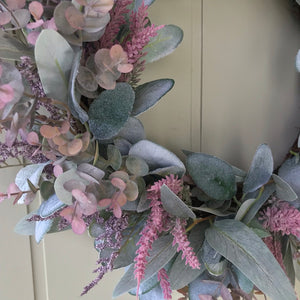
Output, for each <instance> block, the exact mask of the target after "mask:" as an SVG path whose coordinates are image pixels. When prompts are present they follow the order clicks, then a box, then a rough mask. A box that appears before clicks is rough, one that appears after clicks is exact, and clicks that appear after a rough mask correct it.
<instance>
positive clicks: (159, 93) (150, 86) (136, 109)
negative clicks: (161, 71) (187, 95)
mask: <svg viewBox="0 0 300 300" xmlns="http://www.w3.org/2000/svg"><path fill="white" fill-rule="evenodd" d="M173 86H174V80H173V79H158V80H154V81H150V82H147V83H144V84H142V85H140V86H138V87H137V88H136V90H135V101H134V105H133V110H132V113H131V114H132V115H133V116H138V115H139V114H141V113H143V112H144V111H146V110H148V109H149V108H150V107H152V106H154V105H155V104H156V103H157V102H158V101H159V100H160V99H161V98H162V97H163V96H164V95H165V94H166V93H167V92H169V91H170V90H171V89H172V87H173Z"/></svg>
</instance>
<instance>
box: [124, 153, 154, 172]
mask: <svg viewBox="0 0 300 300" xmlns="http://www.w3.org/2000/svg"><path fill="white" fill-rule="evenodd" d="M126 168H127V170H128V171H129V172H130V173H131V174H133V175H136V176H145V175H147V174H148V172H149V167H148V165H147V163H146V162H145V161H144V160H143V159H142V158H140V157H137V156H133V155H129V156H128V158H127V159H126Z"/></svg>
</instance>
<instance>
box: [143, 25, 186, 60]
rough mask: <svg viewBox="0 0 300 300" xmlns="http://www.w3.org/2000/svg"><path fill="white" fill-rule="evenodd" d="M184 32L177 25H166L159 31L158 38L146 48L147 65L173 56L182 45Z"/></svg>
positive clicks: (154, 38)
mask: <svg viewBox="0 0 300 300" xmlns="http://www.w3.org/2000/svg"><path fill="white" fill-rule="evenodd" d="M182 38H183V31H182V29H181V28H180V27H178V26H176V25H165V26H164V27H163V28H161V29H159V30H158V32H157V36H155V37H153V38H152V39H151V40H150V42H149V43H148V44H147V46H146V47H145V48H144V52H146V53H147V54H146V56H145V57H144V58H143V59H145V61H146V63H151V62H154V61H156V60H159V59H161V58H163V57H165V56H167V55H169V54H171V53H172V52H173V51H174V50H175V49H176V48H177V46H178V45H179V44H180V43H181V41H182Z"/></svg>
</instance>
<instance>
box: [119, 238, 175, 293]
mask: <svg viewBox="0 0 300 300" xmlns="http://www.w3.org/2000/svg"><path fill="white" fill-rule="evenodd" d="M172 240H173V237H172V236H170V235H167V236H163V237H160V238H159V239H157V240H156V241H155V242H154V243H153V247H152V250H151V252H150V256H149V258H148V264H147V266H146V270H145V277H144V279H143V281H144V280H147V279H149V278H150V277H151V276H152V275H153V274H155V273H156V272H158V271H159V270H160V269H161V268H163V267H164V266H165V265H166V264H167V263H168V262H169V261H170V260H171V259H172V258H173V256H174V255H175V253H176V248H175V247H173V246H172ZM136 285H137V281H136V279H135V278H134V265H131V266H130V268H129V269H128V270H127V272H126V273H125V274H124V276H123V277H122V278H121V280H120V281H119V283H118V284H117V286H116V287H115V289H114V292H113V297H118V296H120V295H122V294H123V293H126V292H128V291H129V290H131V289H133V288H135V287H136Z"/></svg>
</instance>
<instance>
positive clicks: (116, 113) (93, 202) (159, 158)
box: [0, 0, 300, 300]
mask: <svg viewBox="0 0 300 300" xmlns="http://www.w3.org/2000/svg"><path fill="white" fill-rule="evenodd" d="M152 2H154V1H153V0H152V1H150V0H148V1H145V2H144V1H140V0H135V1H134V0H115V1H114V0H74V1H57V0H47V1H27V2H26V1H25V0H5V1H4V0H0V26H1V28H2V30H1V31H0V58H1V61H0V114H1V130H2V133H3V136H4V141H3V142H1V143H0V153H1V156H0V162H1V168H6V167H10V166H15V165H16V163H15V162H12V161H13V160H17V165H20V166H22V168H21V169H20V171H19V172H18V173H17V175H16V178H15V182H13V183H11V184H10V185H9V186H8V189H7V191H6V192H5V193H2V194H1V195H0V201H3V200H5V199H8V198H11V197H12V198H13V203H14V204H16V203H18V204H24V205H28V204H30V203H31V202H32V201H34V200H35V199H36V198H38V197H37V195H39V197H40V198H41V199H42V201H41V204H40V206H39V208H38V209H37V210H36V211H33V212H31V213H30V214H29V215H27V216H25V217H24V218H23V219H22V220H21V221H20V222H19V223H18V224H17V225H16V228H15V230H16V232H18V233H20V234H28V235H34V236H35V239H36V241H37V243H39V242H40V241H41V240H42V239H43V237H44V236H45V235H46V234H47V233H54V232H60V231H63V230H67V229H71V230H73V232H74V233H75V234H84V233H86V232H88V233H89V235H90V236H91V238H93V239H94V246H95V249H96V250H97V251H98V252H99V260H98V262H97V263H98V267H97V269H96V270H95V273H96V274H97V275H96V278H95V280H93V281H92V282H91V283H90V284H89V285H87V286H86V287H84V289H83V292H82V294H85V293H87V292H88V291H89V290H90V289H91V288H93V287H94V286H95V285H96V284H97V283H98V282H99V281H100V280H101V278H102V277H103V276H104V275H105V273H107V272H108V271H111V270H113V269H117V268H122V267H126V268H127V270H126V272H125V274H124V276H123V277H122V278H121V280H120V282H119V283H118V284H117V286H116V288H115V290H114V295H113V296H114V297H117V296H119V295H121V294H123V293H126V292H129V293H130V294H132V295H136V297H137V298H139V299H141V300H147V299H166V300H168V299H171V298H172V296H171V293H172V290H178V291H179V292H180V293H181V294H182V298H181V299H190V300H195V299H202V300H203V299H216V298H217V297H221V298H222V299H226V300H229V299H255V294H256V293H264V294H265V295H267V296H269V297H271V298H272V299H274V300H276V299H278V300H281V299H288V300H292V299H296V298H297V297H296V294H295V292H294V289H293V285H294V284H295V278H296V276H299V274H297V272H296V271H297V269H298V270H299V267H298V265H299V264H300V260H299V257H300V252H299V248H300V242H299V241H300V240H299V239H300V212H299V210H298V209H299V207H300V202H299V195H300V185H299V180H298V179H297V178H298V176H299V174H300V162H299V148H298V147H299V146H300V145H299V144H298V147H297V146H295V147H294V149H292V151H291V152H290V155H289V156H288V157H287V159H286V161H285V162H284V163H283V164H282V165H281V167H280V168H279V169H278V170H275V171H274V166H273V158H272V153H271V150H270V148H269V147H268V146H267V145H265V144H262V145H260V146H259V147H258V148H257V151H256V153H255V155H254V158H253V161H252V163H251V166H250V168H249V171H248V172H245V171H243V170H240V169H238V168H236V167H234V166H232V165H230V164H228V163H227V162H225V161H223V160H221V159H219V158H217V157H214V156H211V155H207V154H204V153H193V152H190V151H184V153H185V155H186V163H185V164H184V163H183V162H182V161H181V160H180V159H179V158H178V157H177V156H176V155H175V154H173V153H172V152H170V151H168V150H167V149H165V148H163V147H161V146H159V145H157V144H155V143H153V142H151V141H149V140H147V139H146V138H145V133H144V129H143V125H142V123H141V122H140V121H139V119H138V118H137V116H139V115H140V114H141V113H143V112H144V111H146V110H148V109H149V108H151V107H152V106H153V105H155V104H156V103H157V102H158V101H159V100H160V99H161V98H162V97H163V96H164V95H165V94H166V93H167V92H168V91H170V90H171V89H172V87H173V85H174V81H173V80H172V79H160V80H155V81H151V82H147V83H144V84H141V85H139V80H140V77H141V74H142V71H143V70H144V68H145V66H146V65H147V64H148V63H151V62H153V61H156V60H158V59H160V58H163V57H164V56H166V55H168V54H170V53H171V52H172V51H173V50H174V49H175V48H176V47H177V46H178V45H179V44H180V42H181V40H182V37H183V33H182V30H181V29H180V28H179V27H177V26H175V25H162V26H156V25H154V24H152V23H151V21H150V19H149V17H148V11H147V8H148V6H149V5H151V4H152ZM298 56H299V55H298ZM299 60H300V58H298V66H299Z"/></svg>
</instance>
